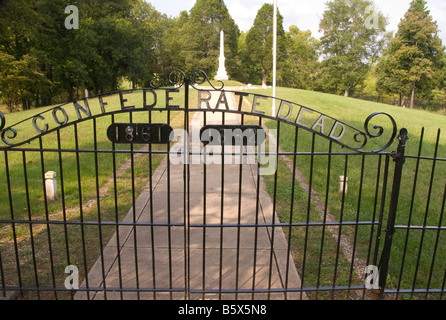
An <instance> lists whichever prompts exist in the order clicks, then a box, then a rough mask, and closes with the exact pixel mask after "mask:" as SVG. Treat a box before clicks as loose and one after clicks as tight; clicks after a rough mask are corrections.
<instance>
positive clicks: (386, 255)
mask: <svg viewBox="0 0 446 320" xmlns="http://www.w3.org/2000/svg"><path fill="white" fill-rule="evenodd" d="M408 139H409V137H408V135H407V129H405V128H402V129H401V130H400V135H399V136H398V140H399V144H398V149H397V151H396V152H392V153H391V156H392V158H393V159H394V161H395V162H396V165H395V171H394V178H393V185H392V194H391V199H390V209H389V216H388V218H387V227H386V234H385V241H384V247H383V253H382V255H381V261H380V268H381V269H380V273H379V287H380V295H383V294H384V290H385V286H386V281H387V275H388V268H389V261H390V251H391V248H392V240H393V234H394V233H395V227H394V226H395V219H396V211H397V208H398V200H399V192H400V187H401V178H402V172H403V165H404V162H405V161H406V159H405V158H404V154H405V149H406V142H407V140H408Z"/></svg>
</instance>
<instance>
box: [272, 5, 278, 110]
mask: <svg viewBox="0 0 446 320" xmlns="http://www.w3.org/2000/svg"><path fill="white" fill-rule="evenodd" d="M276 82H277V0H274V18H273V108H272V113H273V114H272V115H273V117H275V116H276V99H275V98H276Z"/></svg>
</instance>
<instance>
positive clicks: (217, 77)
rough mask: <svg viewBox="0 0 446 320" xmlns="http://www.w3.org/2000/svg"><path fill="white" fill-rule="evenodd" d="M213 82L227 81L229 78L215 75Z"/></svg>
mask: <svg viewBox="0 0 446 320" xmlns="http://www.w3.org/2000/svg"><path fill="white" fill-rule="evenodd" d="M214 80H216V81H228V80H229V77H228V76H227V75H226V76H225V75H218V74H217V75H216V76H215V77H214Z"/></svg>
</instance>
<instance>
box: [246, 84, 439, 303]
mask: <svg viewBox="0 0 446 320" xmlns="http://www.w3.org/2000/svg"><path fill="white" fill-rule="evenodd" d="M254 93H260V94H266V95H271V90H256V91H255V92H254ZM277 96H278V97H280V98H281V99H286V100H289V101H292V102H296V103H299V104H301V105H304V106H306V107H308V108H312V109H314V110H317V111H318V112H321V113H324V114H327V115H329V116H331V117H333V118H335V119H338V120H340V121H342V122H343V123H346V124H349V125H352V126H353V127H355V128H357V129H359V130H364V129H363V128H364V121H365V119H366V118H367V117H368V116H369V115H370V114H372V113H374V112H385V113H388V114H390V115H391V116H392V117H393V118H394V119H395V121H396V123H397V125H398V128H399V129H400V128H402V127H406V128H407V129H408V131H409V137H410V140H409V141H408V142H407V148H406V155H409V156H416V155H417V154H418V149H419V141H420V134H421V130H422V128H423V127H424V141H423V145H422V149H421V155H422V156H425V157H433V156H434V153H435V145H436V141H437V134H438V129H441V133H440V136H439V137H440V144H439V147H438V150H437V151H436V152H437V157H439V158H443V159H444V158H446V141H445V138H446V137H445V131H446V130H445V129H446V117H445V116H442V115H438V114H436V113H430V112H425V111H420V110H410V109H402V108H399V107H395V106H390V105H385V104H379V103H373V102H367V101H362V100H357V99H352V98H345V97H341V96H335V95H329V94H322V93H316V92H308V91H302V90H294V89H287V88H278V91H277ZM251 100H252V98H251ZM250 102H251V103H252V101H250ZM269 103H270V102H269ZM270 108H271V107H270V104H268V102H267V103H265V104H261V105H260V106H259V107H258V108H257V109H260V110H264V111H268V110H270ZM296 109H297V108H296ZM297 112H298V111H297V110H294V114H293V115H292V116H291V119H294V117H296V115H297ZM374 121H375V122H373V123H371V127H370V129H371V130H372V129H373V126H374V125H375V124H378V125H381V126H382V127H383V128H384V132H389V131H390V130H391V124H390V121H388V120H387V119H386V117H381V118H380V117H376V119H374ZM265 124H266V125H267V126H268V128H269V129H275V128H277V122H276V121H273V120H265ZM294 137H295V127H294V126H291V125H286V124H282V125H281V126H280V147H281V148H282V149H283V150H284V151H287V152H293V151H294V141H295V139H294ZM313 139H314V140H313ZM313 142H314V151H315V152H327V151H328V150H329V148H330V143H329V141H328V140H327V139H325V138H322V137H319V136H313V134H312V133H310V132H307V131H305V130H302V129H300V130H299V131H298V143H297V151H298V152H308V153H311V151H312V146H313ZM372 143H374V142H372ZM376 146H379V142H377V143H376ZM396 146H397V142H395V143H394V144H393V145H392V146H391V147H390V148H389V149H388V150H386V151H387V152H390V151H392V150H396ZM331 148H332V151H333V152H345V151H349V150H346V149H343V148H341V147H340V146H338V145H336V144H333V145H331ZM289 161H294V159H293V157H289ZM328 161H329V157H328V155H316V156H313V157H312V156H311V155H299V156H297V157H296V165H297V168H298V170H300V171H301V172H302V174H303V176H304V177H305V179H306V180H307V181H311V184H312V188H313V189H314V190H315V191H316V192H317V194H318V196H319V198H320V200H321V201H322V202H325V201H326V199H328V200H327V203H328V208H329V212H331V213H332V214H333V215H334V216H335V217H336V219H337V221H344V222H347V221H352V222H354V221H356V220H358V221H373V220H374V221H377V220H378V217H379V208H380V204H381V200H382V199H381V190H382V184H383V182H382V177H383V168H384V164H385V156H378V155H370V156H365V157H363V156H361V155H349V156H345V155H332V156H331V157H330V174H329V175H328ZM416 162H417V161H416V159H413V158H408V159H407V161H406V164H405V166H404V172H403V178H402V187H401V191H400V202H399V207H398V213H397V219H396V224H397V225H408V224H410V225H413V226H439V225H441V226H443V227H444V226H445V225H446V222H445V219H444V218H443V217H442V214H441V213H442V210H444V208H443V203H442V201H443V196H444V191H445V183H446V179H445V177H446V162H445V161H435V163H434V162H433V161H432V160H420V163H419V167H418V171H417V182H416V185H415V187H414V178H415V174H416V170H415V168H416ZM311 164H312V167H311ZM433 166H435V167H433ZM279 168H282V169H279V171H278V172H279V173H278V174H279V176H280V177H279V178H278V181H280V183H279V184H278V186H277V189H276V193H277V195H278V198H279V199H282V200H280V201H279V203H280V205H279V206H278V213H279V215H280V216H281V219H282V221H285V222H286V221H289V220H290V205H291V202H290V199H291V194H292V191H291V190H292V188H291V186H292V179H291V178H290V176H291V173H292V172H291V171H290V170H289V168H286V167H285V166H284V163H283V161H280V162H279ZM393 168H394V165H393V162H392V161H390V166H389V175H388V177H389V179H388V183H387V186H386V187H387V193H386V199H385V206H384V208H385V209H384V212H383V213H384V217H383V221H384V225H385V224H386V221H387V220H386V218H387V214H388V208H389V200H390V191H391V187H392V179H393ZM433 169H434V170H433ZM283 170H285V172H288V173H283V172H282V171H283ZM345 170H347V171H346V175H347V176H348V177H349V182H348V193H347V196H345V197H344V198H343V197H342V196H341V195H339V194H338V186H339V176H341V175H344V173H345ZM432 172H433V174H432ZM310 176H311V179H310ZM378 176H380V180H378V179H377V177H378ZM264 178H265V181H266V182H267V185H268V189H269V191H270V194H271V195H273V193H274V179H273V178H274V177H264ZM327 181H328V182H329V188H328V194H327ZM377 183H379V186H378V187H379V188H378V190H379V192H378V197H377V196H376V195H375V194H376V187H377ZM326 197H327V198H326ZM412 198H413V200H414V201H413V202H412V201H411V200H412ZM299 199H300V200H299ZM375 199H378V202H375ZM296 201H297V202H296ZM294 202H295V203H294V209H293V210H294V211H293V216H292V218H291V219H292V221H293V222H305V221H311V222H320V221H322V217H321V216H320V214H316V213H315V210H314V203H312V201H310V202H309V201H308V195H307V194H305V192H303V190H302V189H301V188H299V186H297V187H295V196H294ZM308 203H310V207H309V208H310V209H309V210H307V208H308ZM322 229H323V228H320V227H311V228H308V229H306V228H303V227H295V228H293V230H292V232H293V242H294V246H295V248H294V253H295V261H296V266H297V267H298V269H300V270H301V272H303V273H304V285H305V286H324V285H323V284H324V283H325V284H327V283H330V281H333V279H335V280H336V285H349V284H351V285H354V284H355V279H354V278H353V279H350V277H349V276H348V274H349V272H347V271H348V269H349V268H350V267H351V266H349V263H347V264H346V263H345V261H342V259H343V258H345V257H342V255H341V257H339V259H338V263H339V266H337V267H336V266H335V264H334V263H333V261H334V260H333V259H336V257H337V254H336V253H337V247H336V244H335V245H334V246H333V243H332V241H333V239H331V240H329V239H328V240H327V239H325V240H324V241H321V240H322V237H325V238H326V237H327V231H326V230H325V233H324V230H322ZM383 230H384V229H383ZM372 231H373V232H374V233H373V235H374V236H376V232H377V230H376V227H375V228H373V229H372V228H371V226H359V227H357V228H355V227H349V226H343V227H342V234H343V235H344V234H345V235H346V236H348V237H349V239H350V242H351V243H352V244H355V243H356V246H355V248H354V257H355V258H361V259H362V260H364V261H366V262H368V263H369V264H371V261H372V257H373V252H374V249H375V245H374V242H373V243H372V244H371V245H369V244H370V238H371V232H372ZM445 236H446V235H445V234H444V231H441V232H440V231H438V230H429V231H427V230H425V231H423V230H422V228H421V229H418V230H410V231H408V230H406V229H398V230H397V231H396V233H395V235H394V241H393V246H392V255H391V261H390V269H389V277H388V287H387V288H390V289H397V288H399V289H411V288H415V289H425V288H436V289H441V288H442V286H443V285H444V283H443V281H444V275H445V269H446V246H445V245H444V243H445V240H446V238H445ZM330 237H331V236H330ZM383 238H384V237H383V236H382V239H383ZM406 238H407V242H406ZM327 241H328V242H327ZM380 245H381V248H382V241H381V244H380ZM435 247H436V256H435V259H434V255H433V253H434V248H435ZM321 251H322V253H321ZM379 252H380V251H379ZM404 252H405V253H404ZM320 257H322V259H321V258H320ZM304 260H305V263H304ZM403 262H404V263H403ZM304 265H305V270H302V269H303V268H304ZM402 266H403V268H402ZM432 266H433V267H432ZM346 268H347V269H346ZM401 270H402V271H401ZM344 271H345V272H344ZM343 272H344V273H345V275H342V274H343ZM400 273H401V274H400ZM346 275H347V276H346ZM301 276H302V274H301ZM356 284H358V283H357V282H356ZM420 296H421V297H424V295H418V296H417V295H415V296H411V295H399V298H414V297H416V298H418V297H420ZM313 297H315V295H313ZM428 297H429V298H438V297H439V295H434V294H433V295H429V296H428ZM344 298H345V296H344Z"/></svg>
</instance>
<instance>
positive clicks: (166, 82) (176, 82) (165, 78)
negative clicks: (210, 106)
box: [150, 69, 225, 91]
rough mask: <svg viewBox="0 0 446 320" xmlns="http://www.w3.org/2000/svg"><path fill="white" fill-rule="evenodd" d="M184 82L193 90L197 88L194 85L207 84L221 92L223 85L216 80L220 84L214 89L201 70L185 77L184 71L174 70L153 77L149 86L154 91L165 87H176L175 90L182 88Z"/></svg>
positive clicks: (196, 70) (193, 71)
mask: <svg viewBox="0 0 446 320" xmlns="http://www.w3.org/2000/svg"><path fill="white" fill-rule="evenodd" d="M186 82H187V83H188V84H189V85H190V86H191V87H193V88H194V89H197V90H198V88H197V87H196V85H202V84H204V83H205V82H207V84H208V85H210V86H211V87H212V88H213V89H214V90H217V91H221V90H223V88H224V86H225V84H224V83H223V81H220V80H218V81H217V82H219V83H220V84H221V86H220V87H215V86H214V85H213V84H212V82H211V81H210V80H209V78H208V76H207V74H206V72H204V71H203V70H201V69H195V70H192V71H191V72H189V73H188V74H187V75H186V73H185V72H184V71H182V70H180V69H174V70H172V71H170V72H168V73H165V74H163V75H161V76H158V77H155V78H153V79H152V80H151V81H150V86H151V87H152V88H154V89H161V88H163V87H166V86H176V87H177V88H181V87H183V86H184V85H185V84H186Z"/></svg>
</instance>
